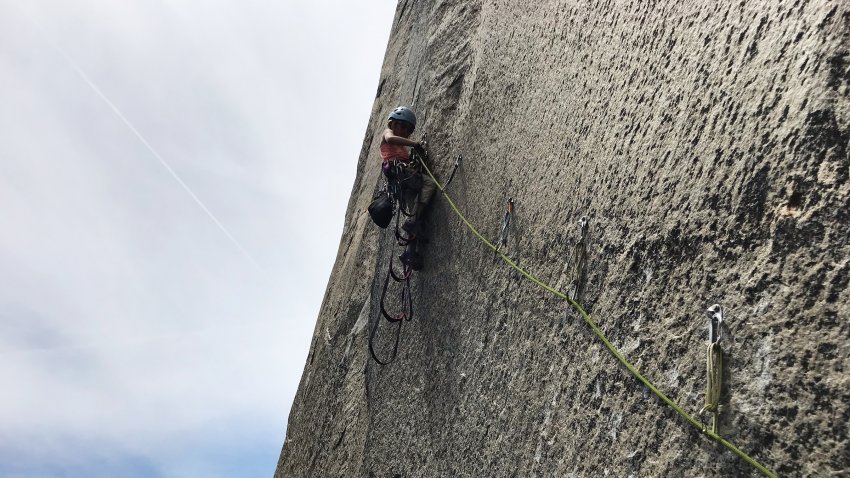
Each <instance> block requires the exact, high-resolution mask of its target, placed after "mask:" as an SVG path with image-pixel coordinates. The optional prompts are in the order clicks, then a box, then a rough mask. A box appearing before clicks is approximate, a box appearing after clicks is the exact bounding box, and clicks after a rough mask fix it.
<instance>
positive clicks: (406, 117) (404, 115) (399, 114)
mask: <svg viewBox="0 0 850 478" xmlns="http://www.w3.org/2000/svg"><path fill="white" fill-rule="evenodd" d="M387 121H404V122H405V123H407V124H409V125H410V126H411V128H413V129H416V115H415V114H413V111H412V110H411V109H410V108H408V107H406V106H399V107H398V108H396V109H394V110H393V112H392V113H390V117H389V118H387Z"/></svg>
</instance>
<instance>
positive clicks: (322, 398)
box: [276, 0, 850, 477]
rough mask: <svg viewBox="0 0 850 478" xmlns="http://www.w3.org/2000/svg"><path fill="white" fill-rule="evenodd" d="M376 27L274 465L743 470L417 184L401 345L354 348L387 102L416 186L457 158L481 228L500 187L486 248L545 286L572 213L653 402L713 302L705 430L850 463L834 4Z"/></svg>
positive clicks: (471, 6)
mask: <svg viewBox="0 0 850 478" xmlns="http://www.w3.org/2000/svg"><path fill="white" fill-rule="evenodd" d="M394 21H395V23H394V26H393V30H392V34H391V38H390V40H389V45H388V48H387V53H386V59H385V62H384V67H383V70H382V75H381V81H380V85H379V86H378V91H377V97H376V99H375V105H374V109H373V113H372V117H371V120H370V122H369V127H368V129H367V131H366V137H365V140H364V143H363V149H362V152H361V155H360V161H359V165H358V169H357V178H356V180H355V183H354V187H353V190H352V195H351V200H350V202H349V207H348V212H347V221H346V226H345V229H344V231H343V234H342V239H341V242H340V248H339V253H338V256H337V262H336V265H335V267H334V271H333V274H332V276H331V278H330V281H329V284H328V289H327V293H326V296H325V301H324V304H323V307H322V310H321V312H320V315H319V318H318V321H317V324H316V329H315V334H314V338H313V344H312V348H311V351H310V355H309V358H308V361H307V364H306V366H305V369H304V374H303V377H302V380H301V384H300V388H299V391H298V395H297V397H296V400H295V403H294V405H293V408H292V412H291V414H290V416H289V425H288V429H287V438H286V442H285V444H284V446H283V451H282V454H281V459H280V462H279V465H278V470H277V473H276V476H277V477H283V476H287V477H288V476H294V477H301V476H304V477H307V476H310V477H336V476H340V477H343V476H344V477H349V476H357V477H435V476H440V477H442V476H446V477H467V476H468V477H482V476H560V477H571V476H573V477H600V476H612V477H730V476H736V477H737V476H742V477H749V476H753V477H754V476H761V475H760V474H759V473H758V472H757V471H755V470H754V469H753V468H752V467H751V466H750V465H748V464H747V463H745V462H744V461H743V460H741V459H740V458H738V457H737V456H735V455H733V454H732V453H730V452H729V451H728V450H726V449H725V448H723V447H722V446H720V445H718V444H716V443H714V442H712V441H710V440H708V439H706V438H705V437H704V436H702V435H701V434H700V433H699V431H697V430H696V429H695V428H694V427H692V426H691V425H689V424H688V423H687V422H685V421H684V420H683V419H682V418H681V417H679V416H678V415H677V414H675V413H674V412H673V411H671V410H670V409H669V408H667V407H666V406H665V405H664V404H663V403H662V402H661V401H660V400H658V399H657V398H655V397H654V396H653V395H652V394H651V393H649V392H648V391H647V390H646V389H645V388H644V387H643V386H642V385H641V384H640V383H639V382H638V381H637V380H635V379H634V378H633V377H631V376H630V375H629V373H628V372H627V371H626V370H625V369H624V368H623V367H621V366H619V365H618V364H617V362H616V361H615V359H614V358H613V357H612V356H611V354H610V353H609V352H608V351H607V350H606V349H605V348H604V347H603V346H602V344H601V343H600V342H599V341H598V339H597V338H596V337H595V336H594V335H592V333H591V332H590V331H589V330H588V327H587V326H586V325H585V324H584V322H583V321H582V320H581V319H580V317H579V316H578V315H577V314H575V313H573V312H568V311H567V310H566V307H565V304H564V303H563V302H562V301H560V300H558V299H557V298H554V297H552V296H551V295H550V294H548V293H546V292H545V291H544V290H542V289H540V288H539V287H537V286H536V285H534V284H532V283H530V282H528V281H526V280H525V279H524V278H522V277H521V276H520V275H519V274H517V273H516V272H514V271H512V270H511V269H510V268H508V267H506V266H505V265H504V264H503V263H502V262H501V261H497V260H496V258H495V257H494V255H493V253H492V251H490V250H488V249H486V248H485V247H484V246H483V245H482V244H481V243H480V242H479V241H478V240H477V239H476V238H475V237H474V236H473V235H472V234H471V233H470V232H469V230H468V229H466V227H465V226H464V225H463V224H462V223H461V221H460V220H459V219H458V218H457V216H455V215H454V213H453V211H452V210H451V209H450V208H449V207H448V204H447V203H446V201H445V199H444V198H441V197H439V196H437V197H436V198H435V200H434V203H433V204H432V207H431V211H430V217H429V221H428V225H427V231H426V234H427V236H428V237H429V239H430V241H429V243H428V244H427V245H426V246H425V250H424V253H425V257H426V268H425V270H423V271H422V272H420V273H417V274H416V276H415V278H414V292H415V298H416V300H415V308H416V316H415V318H414V320H413V321H411V322H409V323H406V324H405V325H404V330H403V337H402V344H401V350H400V353H399V358H398V360H397V361H396V362H395V363H393V364H391V365H389V366H386V367H381V366H379V365H377V364H376V363H374V362H372V361H371V360H370V359H369V354H368V351H367V331H368V324H370V323H372V321H375V320H378V317H379V313H378V299H379V297H380V291H381V286H382V284H383V278H384V274H385V271H386V264H387V262H388V260H389V257H390V255H391V254H398V253H399V251H398V250H395V251H394V250H393V242H392V238H391V236H390V234H389V233H388V232H387V231H382V230H380V229H378V228H377V227H376V226H374V225H373V224H372V223H371V222H370V221H369V217H368V215H366V214H364V213H363V211H364V210H365V208H366V206H367V205H368V203H369V201H370V200H371V198H372V195H373V193H374V192H375V190H376V189H377V188H378V187H379V186H380V174H379V167H378V165H379V159H378V158H379V155H378V146H379V142H380V132H381V130H382V128H383V124H384V120H385V118H386V115H387V113H388V112H389V111H390V110H391V109H392V108H393V107H394V106H396V105H399V104H405V105H410V106H412V107H413V108H414V109H415V110H416V112H417V113H418V115H419V117H420V127H419V130H418V131H417V133H420V132H423V131H427V132H428V138H429V143H430V145H431V150H432V153H433V154H432V156H433V158H432V166H433V167H434V168H435V170H436V171H437V174H438V176H441V177H442V178H443V179H445V178H446V176H447V175H448V172H449V171H450V169H451V165H452V163H453V161H454V156H456V155H458V154H462V155H463V157H464V164H463V166H462V168H461V169H460V170H459V172H458V174H457V177H456V178H455V179H454V182H453V183H452V184H451V187H450V188H449V189H450V191H449V192H450V194H451V195H452V197H453V198H454V199H455V201H456V202H457V204H458V206H459V207H460V208H461V209H462V210H463V211H464V212H465V213H466V214H467V215H468V217H469V219H470V220H471V221H472V223H473V224H475V225H476V226H477V227H479V228H480V230H481V231H482V233H484V234H485V235H487V236H488V237H490V238H493V239H495V238H496V237H497V235H498V231H499V224H500V221H501V217H502V214H503V210H504V203H505V200H506V199H507V198H508V197H513V198H515V200H516V212H515V217H514V222H513V225H512V230H511V235H510V239H509V244H508V247H507V249H506V251H507V254H508V255H510V256H511V257H512V258H514V259H515V260H516V261H517V262H518V263H519V264H521V265H522V266H523V267H525V268H527V269H528V270H529V271H531V272H532V273H534V274H535V275H537V276H538V277H540V278H541V279H543V280H545V281H547V282H549V283H551V284H553V285H554V286H556V287H557V288H559V289H562V290H563V289H564V288H565V287H566V286H567V285H568V284H567V283H568V280H569V257H570V250H571V248H572V247H573V245H574V244H575V243H576V241H577V240H578V237H579V229H578V226H577V219H578V218H579V217H580V216H584V215H586V216H588V217H589V218H590V230H589V236H588V248H587V268H586V279H585V287H584V288H585V291H584V297H583V300H582V302H583V304H584V305H585V306H586V308H587V310H588V311H589V312H590V313H591V315H592V316H593V317H594V319H595V320H596V321H597V323H598V324H599V325H600V327H601V328H602V330H604V332H605V333H606V334H607V335H608V337H609V338H610V339H611V340H612V342H613V343H614V344H615V345H616V346H617V347H619V348H620V349H621V350H622V352H623V353H624V354H625V355H626V357H628V359H629V360H631V361H632V362H633V363H634V364H635V365H636V366H637V367H638V368H639V369H640V370H641V371H642V373H643V374H644V375H645V376H647V377H648V378H649V379H650V380H652V381H653V382H654V383H655V384H656V385H657V386H658V387H659V388H660V389H661V390H663V391H664V392H665V393H666V394H668V395H669V396H670V397H671V398H672V399H673V400H675V401H676V402H677V403H679V404H680V405H681V406H682V407H683V408H685V409H686V410H688V411H689V412H690V413H693V414H696V413H697V412H698V411H699V409H700V408H701V407H702V405H703V397H704V389H705V380H706V378H705V343H706V339H707V337H706V319H705V316H704V314H703V311H704V310H705V308H706V307H708V306H709V305H711V304H713V303H720V304H722V305H723V306H724V307H725V308H726V315H727V317H726V318H727V323H728V325H729V327H728V331H727V335H726V337H725V339H724V350H725V357H724V358H725V374H726V375H725V383H724V387H723V393H722V399H721V402H722V404H723V405H724V411H723V413H722V415H721V420H720V433H721V434H722V435H723V436H724V437H726V438H727V439H728V440H730V441H732V442H733V443H735V444H736V445H738V446H739V447H740V448H742V449H743V450H745V451H746V452H747V453H749V454H750V455H751V456H753V457H754V458H756V459H757V460H759V461H760V462H762V463H764V464H765V465H767V466H768V467H770V468H772V469H773V470H775V471H776V472H777V474H778V475H779V476H783V477H784V476H792V477H794V476H801V477H839V476H842V477H844V476H850V438H848V429H850V324H848V320H850V291H848V280H850V158H848V152H850V145H848V141H850V101H848V88H850V3H848V2H844V1H837V0H836V1H826V0H821V1H805V0H800V1H796V2H791V1H788V2H780V1H749V2H730V1H717V2H694V3H692V2H676V1H657V2H637V1H620V2H618V1H595V2H594V1H590V2H557V1H539V2H518V1H505V0H494V1H425V0H418V1H413V0H406V1H401V2H399V5H398V9H397V12H396V17H395V20H394ZM389 330H390V329H388V328H387V329H383V331H389ZM384 338H385V339H386V337H384ZM379 345H381V346H383V347H388V346H389V344H388V342H387V341H386V340H384V341H382V342H381V343H380V344H379ZM706 419H707V418H706Z"/></svg>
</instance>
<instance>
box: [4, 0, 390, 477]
mask: <svg viewBox="0 0 850 478" xmlns="http://www.w3.org/2000/svg"><path fill="white" fill-rule="evenodd" d="M395 5H396V2H395V1H392V0H379V1H375V0H372V1H369V2H351V1H342V0H334V1H310V2H306V1H304V2H300V1H299V2H295V1H290V0H284V1H282V2H281V1H280V0H218V1H201V0H123V1H120V2H116V1H112V0H75V1H64V0H0V386H2V393H0V476H2V477H27V478H32V477H39V478H40V477H60V476H61V477H86V478H92V477H95V478H96V477H110V478H112V477H122V478H123V477H201V476H203V477H205V478H210V477H213V478H214V477H237V476H238V477H255V476H256V477H271V476H272V474H273V473H274V468H275V465H276V463H277V458H278V455H279V453H280V447H281V445H282V444H283V439H284V434H285V427H286V419H287V417H288V415H289V409H290V406H291V403H292V400H293V398H294V395H295V391H296V388H297V386H298V381H299V379H300V375H301V372H302V369H303V366H304V360H305V358H306V356H307V350H308V348H309V345H310V338H311V334H312V330H313V326H314V324H315V320H316V317H317V314H318V310H319V306H320V304H321V299H322V296H323V294H324V291H325V286H326V285H327V281H328V277H329V274H330V271H331V267H332V265H333V260H334V258H335V256H336V252H337V246H338V243H339V238H340V234H341V232H342V225H343V220H344V212H345V207H346V205H347V201H348V197H349V194H350V192H351V186H352V184H353V180H354V175H355V167H356V162H357V157H358V154H359V150H360V145H361V142H362V140H363V134H364V132H365V130H366V126H367V122H368V118H369V113H370V110H371V106H372V102H373V100H374V95H375V91H376V88H377V84H378V78H379V74H380V66H381V63H382V61H383V56H384V51H385V49H386V42H387V39H388V37H389V31H390V28H391V23H392V18H393V14H394V12H395Z"/></svg>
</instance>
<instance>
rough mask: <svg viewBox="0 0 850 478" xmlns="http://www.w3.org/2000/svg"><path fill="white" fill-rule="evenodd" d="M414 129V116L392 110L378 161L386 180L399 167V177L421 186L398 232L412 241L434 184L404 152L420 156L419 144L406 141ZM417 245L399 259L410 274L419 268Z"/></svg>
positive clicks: (403, 110)
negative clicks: (410, 212) (411, 238)
mask: <svg viewBox="0 0 850 478" xmlns="http://www.w3.org/2000/svg"><path fill="white" fill-rule="evenodd" d="M414 129H416V115H415V114H414V113H413V111H411V109H410V108H407V107H405V106H399V107H398V108H396V109H394V110H393V111H392V113H390V116H389V117H388V118H387V128H386V129H385V130H384V134H383V137H382V138H381V160H382V168H383V172H384V174H385V175H387V177H388V178H389V179H390V180H392V179H395V178H393V177H390V176H391V175H393V174H397V173H395V172H394V171H397V168H395V167H396V166H399V167H400V168H401V169H400V171H401V176H403V177H413V176H418V178H417V182H421V184H422V186H421V189H420V190H419V196H418V200H417V204H416V207H415V209H414V214H413V216H412V217H411V218H410V219H408V220H407V221H405V223H404V225H402V229H404V231H405V232H407V233H408V234H410V235H411V237H413V238H414V239H415V237H416V236H417V235H418V234H419V232H420V230H421V227H422V226H421V221H422V218H423V215H424V212H425V209H426V208H427V207H428V204H429V203H430V201H431V197H432V196H433V195H434V190H435V189H436V184H434V181H433V180H432V179H431V177H430V176H428V175H427V174H422V173H421V172H420V170H419V165H418V164H416V163H415V162H414V161H412V160H411V158H410V152H409V151H408V148H410V147H412V148H415V149H419V150H420V151H422V152H423V153H424V146H423V144H422V143H421V142H419V141H414V140H412V139H410V135H411V134H413V130H414ZM422 156H424V154H423V155H422ZM417 242H418V241H416V240H413V241H411V242H410V243H409V244H408V248H407V250H406V251H405V252H404V253H403V254H402V255H401V260H402V262H404V263H405V264H408V265H410V266H411V268H413V269H414V270H418V269H419V268H421V266H422V257H421V256H420V255H419V253H418V252H417V250H416V248H417Z"/></svg>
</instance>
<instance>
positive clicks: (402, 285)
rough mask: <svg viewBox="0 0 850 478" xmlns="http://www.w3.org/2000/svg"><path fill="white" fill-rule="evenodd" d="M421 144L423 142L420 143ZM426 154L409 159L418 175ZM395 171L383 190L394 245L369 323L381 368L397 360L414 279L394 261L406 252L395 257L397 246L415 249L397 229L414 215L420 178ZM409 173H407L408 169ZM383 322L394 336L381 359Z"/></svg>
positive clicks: (371, 342) (408, 268) (408, 267)
mask: <svg viewBox="0 0 850 478" xmlns="http://www.w3.org/2000/svg"><path fill="white" fill-rule="evenodd" d="M423 143H424V140H423ZM427 157H428V153H427V150H426V149H424V148H422V149H421V150H418V149H414V150H413V151H411V159H413V160H414V161H415V162H416V164H417V165H418V168H417V169H418V172H417V175H418V174H421V171H422V164H423V162H424V161H425V160H426V159H427ZM394 167H395V168H397V169H396V170H395V171H392V172H391V173H390V174H389V175H387V176H386V177H385V178H386V190H387V193H388V194H389V197H390V198H391V200H392V201H393V205H394V207H393V210H394V212H395V217H394V222H395V227H394V228H393V229H394V231H393V236H394V238H395V243H394V245H393V252H392V253H391V254H390V260H389V264H388V266H387V274H386V277H384V285H383V287H382V288H381V301H380V310H381V317H378V318H377V320H375V321H374V323H373V324H372V327H371V329H370V330H369V354H370V355H371V356H372V358H373V359H374V360H375V362H377V363H378V364H380V365H387V364H389V363H392V362H393V361H394V360H395V359H396V357H397V356H398V346H399V342H400V340H401V328H402V324H403V323H404V322H405V321H409V320H411V319H413V295H412V292H411V286H410V282H411V278H412V277H413V268H412V267H411V265H410V264H409V263H402V264H401V266H400V267H396V265H395V258H396V257H398V258H401V257H402V256H403V255H404V254H405V252H403V253H402V254H401V255H398V256H397V255H396V250H395V248H396V246H401V247H404V248H415V246H416V241H417V237H416V235H415V233H409V232H407V231H405V230H404V228H402V227H401V226H400V223H401V218H402V217H403V216H405V217H412V216H414V215H415V214H416V209H415V208H416V204H417V196H418V192H419V188H421V186H422V182H421V177H419V178H418V179H419V181H418V182H417V181H416V180H414V179H412V178H413V175H408V174H406V172H404V171H403V169H404V168H402V167H401V166H394ZM408 172H409V170H408ZM390 289H397V290H395V291H394V293H393V294H389V292H390ZM388 295H390V296H392V295H395V296H396V297H397V298H398V302H396V304H397V305H396V306H395V307H394V308H389V309H390V310H393V311H394V312H390V310H388V307H387V297H388ZM382 317H383V319H385V320H386V321H387V322H388V323H389V324H394V325H395V327H394V329H395V330H394V333H393V339H392V344H393V345H392V349H391V350H390V352H389V354H388V356H387V357H385V358H381V356H380V355H381V354H380V353H379V352H378V351H377V350H376V349H377V347H376V344H375V342H376V337H377V336H378V329H379V328H380V325H381V323H382V322H383V321H382V320H381V318H382Z"/></svg>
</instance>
